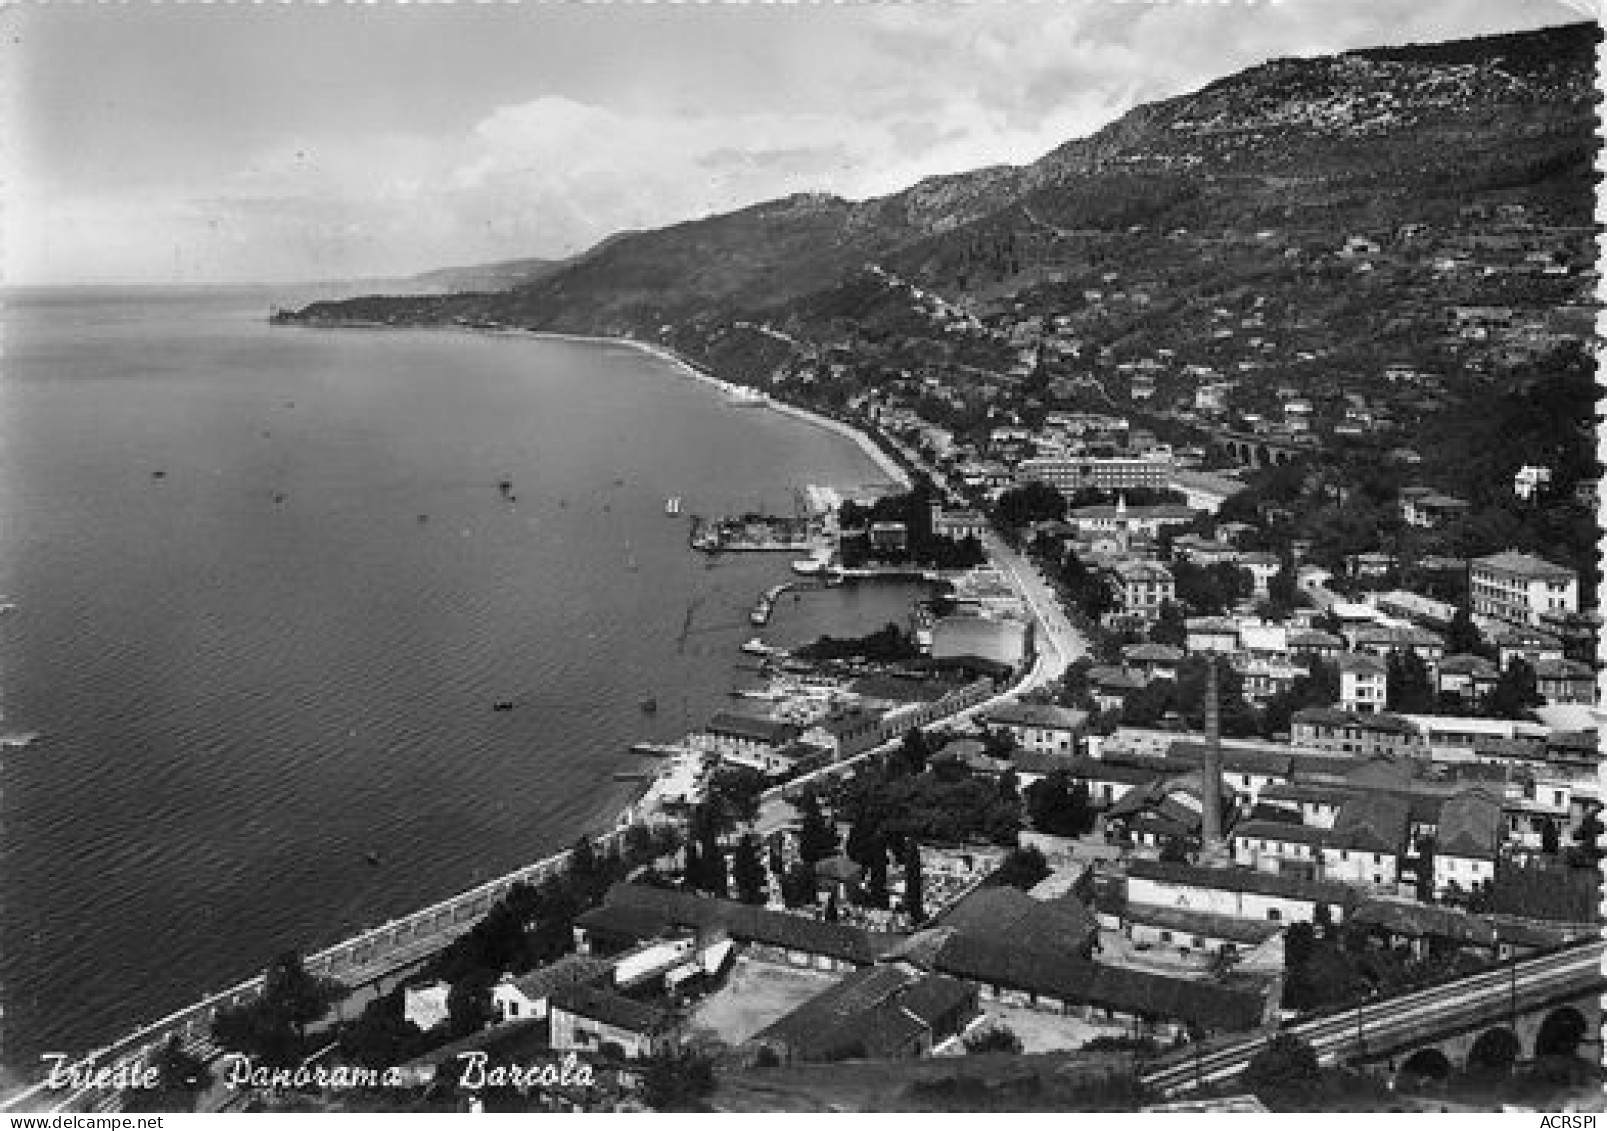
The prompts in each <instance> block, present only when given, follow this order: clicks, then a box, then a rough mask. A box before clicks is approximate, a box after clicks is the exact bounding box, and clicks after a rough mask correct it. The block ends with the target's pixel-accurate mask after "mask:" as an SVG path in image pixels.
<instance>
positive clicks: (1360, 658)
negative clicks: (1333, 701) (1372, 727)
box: [1338, 652, 1389, 715]
mask: <svg viewBox="0 0 1607 1131" xmlns="http://www.w3.org/2000/svg"><path fill="white" fill-rule="evenodd" d="M1338 664H1339V705H1340V707H1342V708H1343V709H1344V710H1347V711H1355V712H1357V713H1358V714H1363V715H1372V714H1377V713H1378V712H1379V711H1382V710H1383V709H1384V704H1385V702H1386V701H1387V700H1388V695H1389V669H1388V668H1387V667H1386V666H1385V664H1384V661H1383V660H1380V659H1379V658H1378V657H1377V656H1369V655H1365V654H1362V653H1356V652H1345V653H1343V654H1342V655H1340V657H1339V660H1338Z"/></svg>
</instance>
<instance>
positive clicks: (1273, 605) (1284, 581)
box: [1267, 556, 1301, 621]
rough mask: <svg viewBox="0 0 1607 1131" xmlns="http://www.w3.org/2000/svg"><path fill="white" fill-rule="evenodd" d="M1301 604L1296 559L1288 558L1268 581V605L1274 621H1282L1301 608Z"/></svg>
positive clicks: (1283, 560) (1284, 559) (1285, 558)
mask: <svg viewBox="0 0 1607 1131" xmlns="http://www.w3.org/2000/svg"><path fill="white" fill-rule="evenodd" d="M1300 602H1301V593H1300V582H1299V577H1298V574H1297V573H1296V570H1295V563H1294V559H1293V558H1290V557H1287V556H1286V557H1284V558H1283V559H1282V561H1281V562H1280V563H1279V566H1278V572H1277V573H1275V574H1273V575H1272V577H1271V578H1270V579H1269V580H1268V581H1267V605H1268V606H1269V608H1270V611H1271V613H1272V616H1273V619H1274V620H1280V621H1281V620H1286V619H1287V618H1288V616H1289V614H1290V613H1292V612H1293V611H1294V610H1295V609H1297V608H1299V607H1300Z"/></svg>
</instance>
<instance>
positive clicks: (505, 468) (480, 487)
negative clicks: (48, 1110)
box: [0, 288, 912, 1072]
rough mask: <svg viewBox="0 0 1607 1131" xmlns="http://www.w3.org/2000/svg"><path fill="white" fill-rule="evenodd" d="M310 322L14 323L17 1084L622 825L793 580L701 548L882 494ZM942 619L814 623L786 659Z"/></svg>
mask: <svg viewBox="0 0 1607 1131" xmlns="http://www.w3.org/2000/svg"><path fill="white" fill-rule="evenodd" d="M297 297H298V296H296V295H295V294H293V293H289V294H287V293H285V292H284V291H283V289H280V290H278V291H267V290H256V289H250V288H232V289H216V290H213V289H156V288H123V289H111V288H98V289H92V288H81V289H79V288H75V289H50V290H27V291H10V292H7V293H6V294H5V307H4V334H5V337H4V353H3V360H0V600H3V601H4V602H6V603H7V605H8V606H9V607H7V608H6V611H4V612H0V694H3V700H0V711H3V714H4V722H3V724H0V726H3V727H4V728H5V729H6V730H9V731H34V732H38V735H39V737H38V738H37V739H36V740H35V741H34V742H33V743H32V744H30V745H27V746H25V747H13V748H7V749H3V750H0V1010H3V1013H0V1026H3V1028H0V1063H3V1064H4V1065H5V1066H7V1067H8V1068H11V1069H13V1070H20V1071H23V1072H32V1071H34V1070H36V1069H37V1067H38V1065H39V1057H40V1054H42V1053H44V1052H51V1051H60V1052H67V1053H76V1052H82V1051H86V1050H88V1049H89V1048H92V1047H95V1046H96V1045H97V1044H99V1043H102V1042H106V1041H109V1040H112V1039H114V1038H116V1037H117V1036H119V1035H121V1034H122V1033H124V1032H126V1031H128V1030H130V1029H132V1028H134V1027H135V1026H136V1025H137V1024H139V1023H142V1022H145V1021H149V1020H154V1019H155V1018H157V1017H160V1016H162V1015H164V1014H165V1013H167V1012H169V1011H170V1010H172V1009H174V1008H177V1007H179V1006H182V1005H184V1004H186V1003H188V1002H189V1001H192V1000H194V999H196V998H197V997H199V996H200V995H202V994H203V993H204V992H210V991H215V990H219V989H222V988H224V987H226V986H229V985H232V984H234V983H235V982H237V981H239V980H241V979H243V978H246V977H249V976H251V975H252V974H254V973H256V972H258V971H260V970H261V968H262V967H263V966H264V965H265V964H266V963H267V962H268V961H269V960H270V959H271V958H272V957H273V956H274V955H276V954H278V953H279V952H281V951H284V950H286V949H301V950H303V951H312V950H315V949H318V948H320V947H322V946H325V945H328V944H330V943H333V942H335V941H338V940H339V939H341V938H344V937H347V936H349V935H351V934H353V933H355V932H356V931H358V930H360V929H362V928H364V927H366V926H370V925H375V924H378V923H382V922H385V921H387V920H389V919H391V918H394V917H397V916H399V915H402V914H405V913H406V912H408V911H410V910H413V909H416V908H418V907H421V906H424V905H426V904H428V903H430V902H433V901H435V900H437V899H440V898H443V897H445V896H448V895H451V894H453V893H454V892H457V891H460V890H463V889H465V888H467V887H470V886H473V885H474V884H476V883H478V882H481V881H484V880H487V879H490V878H492V877H494V876H497V875H500V874H502V873H504V872H506V871H508V870H510V869H512V868H514V867H516V866H518V865H520V864H523V863H527V862H530V861H533V860H535V859H538V858H540V857H542V856H544V855H546V854H548V853H550V852H552V851H554V850H556V849H558V848H561V847H563V846H565V845H567V844H569V843H571V842H572V841H573V840H574V839H575V837H576V836H578V835H579V834H581V833H582V832H584V831H586V830H588V829H597V828H600V827H603V826H605V825H608V824H610V823H612V821H613V820H614V819H615V816H616V814H618V813H619V811H620V810H621V808H622V807H623V806H625V805H626V804H627V803H628V802H629V801H630V800H631V798H632V796H633V794H634V793H635V791H637V790H638V789H639V788H640V786H639V785H636V784H633V783H631V782H628V781H619V780H615V777H614V775H615V774H616V773H617V772H620V771H631V770H641V769H650V768H651V766H652V763H651V762H650V761H646V760H644V759H642V758H641V757H640V756H638V755H634V754H632V753H630V751H629V747H630V745H631V744H632V743H633V742H640V741H668V740H670V739H673V738H675V737H678V736H679V735H680V734H683V733H685V732H686V731H687V730H688V729H690V728H691V727H693V726H695V725H696V724H697V723H699V722H701V721H702V720H704V719H706V718H707V717H708V716H709V715H711V714H712V713H713V712H715V711H717V710H722V709H730V708H733V707H737V706H740V701H739V700H736V699H733V698H732V697H731V694H730V693H731V692H732V690H733V689H734V688H736V687H739V686H741V685H743V684H744V683H746V682H750V681H751V680H752V678H753V676H752V672H751V670H749V667H748V666H749V665H750V664H751V663H752V661H751V658H749V657H747V656H745V655H743V654H742V653H741V652H740V650H739V647H740V645H741V644H742V643H743V642H744V641H745V640H747V639H749V638H751V637H752V636H754V635H755V634H756V630H755V628H754V627H753V626H752V624H751V623H750V622H749V619H748V614H749V611H750V609H751V608H752V606H753V604H754V601H755V599H756V598H757V596H758V595H759V594H760V592H762V591H763V590H764V589H765V588H767V587H768V586H769V585H772V584H774V583H776V582H777V581H779V580H782V579H784V578H786V577H788V576H790V569H789V564H790V562H789V555H785V554H782V555H779V556H778V555H773V554H750V555H740V554H727V555H724V556H721V557H719V558H715V559H709V558H705V557H703V556H702V555H700V554H697V553H695V552H693V551H692V550H691V549H690V548H689V547H688V544H687V536H688V532H689V531H688V523H689V521H690V518H689V516H691V515H694V514H697V515H704V516H714V515H718V514H723V513H741V512H745V511H764V512H771V513H791V512H792V510H793V509H794V507H795V506H796V505H798V496H799V493H800V491H801V490H802V488H803V487H804V486H805V485H806V484H810V483H815V484H821V485H825V486H831V487H834V488H837V489H838V490H840V491H842V492H844V493H846V494H854V493H865V492H870V491H875V490H877V489H880V488H884V487H885V485H886V483H885V475H884V474H883V473H882V472H881V471H879V470H878V468H877V467H876V465H875V464H874V463H873V462H872V461H871V460H870V459H869V458H868V457H867V456H866V455H865V453H864V452H862V451H861V450H860V449H859V448H858V447H856V446H855V445H854V444H853V443H852V442H851V441H849V440H847V439H845V438H843V437H841V436H839V435H836V434H834V433H832V432H830V431H827V430H825V429H823V428H820V427H816V426H814V425H811V424H809V423H807V422H805V421H801V420H798V419H795V418H792V417H789V416H784V415H782V414H780V413H776V412H774V411H771V410H769V409H765V408H755V407H748V406H743V405H738V404H735V403H733V402H731V401H730V400H729V398H727V397H725V396H724V395H723V394H721V393H720V392H719V391H718V390H717V389H714V388H712V387H710V386H709V385H707V384H704V383H700V382H698V381H696V380H695V379H693V378H691V377H690V376H688V375H686V374H684V373H683V372H681V371H680V370H678V369H677V368H675V367H673V366H671V365H670V364H668V363H666V362H665V361H663V360H660V359H657V358H655V357H652V356H649V355H647V354H645V353H643V352H641V351H638V350H635V349H633V348H630V347H628V346H624V345H621V344H610V343H596V342H577V341H562V340H551V339H537V338H534V337H532V336H528V335H511V334H485V333H473V332H468V331H462V332H459V331H453V330H384V331H380V330H329V329H308V328H302V327H275V326H271V325H269V324H268V322H267V314H268V312H269V308H270V305H271V304H272V303H274V302H276V301H277V302H285V301H294V300H295V299H296V298H297ZM504 482H505V483H506V487H504V486H503V484H504ZM671 496H678V497H680V498H681V499H682V500H683V504H682V513H681V514H680V515H677V516H672V515H668V514H666V500H667V499H668V498H669V497H671ZM911 597H912V593H911V592H910V590H908V589H907V588H904V587H902V586H866V587H858V588H854V587H845V588H842V589H836V590H825V591H819V592H811V593H805V594H801V595H799V597H798V598H797V599H796V600H791V599H784V600H783V601H782V602H780V604H779V605H778V607H777V610H776V614H775V617H774V619H773V620H772V622H771V624H770V625H769V626H767V627H766V628H765V629H764V630H763V631H762V635H763V637H764V639H765V640H766V641H767V642H769V643H773V644H781V645H783V646H785V645H789V644H797V643H800V642H803V641H806V640H810V639H813V638H814V637H815V636H817V635H819V634H821V633H834V634H838V635H842V634H847V633H856V632H864V631H869V630H871V629H874V628H878V627H880V626H881V625H883V624H885V623H887V622H888V621H894V622H898V623H903V622H904V620H905V618H906V617H907V615H908V612H909V605H910V600H911ZM649 699H651V700H653V701H654V704H656V710H652V711H648V710H646V709H644V705H645V702H646V701H647V700H649ZM497 703H511V704H512V708H511V709H508V710H495V709H493V708H494V704H497ZM376 861H377V863H376Z"/></svg>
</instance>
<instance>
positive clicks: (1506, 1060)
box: [1467, 1026, 1523, 1076]
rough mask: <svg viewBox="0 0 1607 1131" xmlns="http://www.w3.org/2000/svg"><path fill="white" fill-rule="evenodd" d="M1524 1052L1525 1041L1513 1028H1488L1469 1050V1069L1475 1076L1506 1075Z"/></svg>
mask: <svg viewBox="0 0 1607 1131" xmlns="http://www.w3.org/2000/svg"><path fill="white" fill-rule="evenodd" d="M1522 1052H1523V1043H1522V1042H1521V1041H1519V1040H1518V1035H1517V1034H1516V1033H1514V1032H1513V1031H1512V1030H1511V1029H1508V1028H1506V1027H1504V1026H1502V1027H1498V1028H1495V1029H1486V1030H1485V1031H1484V1032H1483V1033H1480V1034H1479V1039H1478V1040H1476V1041H1474V1042H1473V1047H1472V1048H1471V1049H1469V1050H1468V1063H1467V1070H1468V1072H1469V1073H1470V1074H1472V1075H1475V1076H1504V1075H1506V1074H1507V1073H1508V1072H1511V1071H1512V1066H1513V1065H1514V1064H1515V1063H1517V1060H1518V1057H1519V1055H1520V1054H1521V1053H1522Z"/></svg>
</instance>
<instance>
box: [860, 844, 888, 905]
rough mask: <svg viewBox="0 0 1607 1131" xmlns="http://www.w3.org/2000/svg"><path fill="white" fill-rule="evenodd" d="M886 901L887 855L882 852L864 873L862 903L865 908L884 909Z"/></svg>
mask: <svg viewBox="0 0 1607 1131" xmlns="http://www.w3.org/2000/svg"><path fill="white" fill-rule="evenodd" d="M887 900H888V893H887V853H886V852H885V851H884V852H883V853H882V854H881V855H880V856H878V857H876V858H875V859H874V860H872V861H871V864H870V867H869V868H867V869H866V871H865V893H864V902H865V906H866V907H879V908H884V909H885V908H886V907H887Z"/></svg>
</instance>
